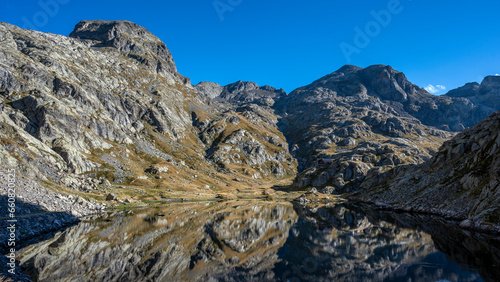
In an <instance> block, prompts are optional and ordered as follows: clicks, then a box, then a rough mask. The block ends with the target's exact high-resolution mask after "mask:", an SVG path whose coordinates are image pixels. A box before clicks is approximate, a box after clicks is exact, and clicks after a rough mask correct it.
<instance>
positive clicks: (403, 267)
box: [21, 201, 494, 281]
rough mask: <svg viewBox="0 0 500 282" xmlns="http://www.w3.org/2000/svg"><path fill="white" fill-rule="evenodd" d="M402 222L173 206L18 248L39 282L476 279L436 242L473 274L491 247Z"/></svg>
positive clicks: (332, 209)
mask: <svg viewBox="0 0 500 282" xmlns="http://www.w3.org/2000/svg"><path fill="white" fill-rule="evenodd" d="M405 216H406V215H402V216H398V215H393V214H390V213H384V212H379V211H374V210H371V209H370V208H368V207H360V206H359V205H358V206H357V207H356V206H353V205H350V204H329V205H326V206H325V205H316V206H314V205H313V206H299V205H295V206H293V205H292V204H291V203H288V202H281V203H280V202H259V201H229V202H220V203H216V202H209V203H203V202H202V203H176V204H169V205H166V206H164V207H159V208H151V209H147V210H142V211H135V212H122V213H116V214H110V215H109V216H108V217H106V218H95V219H89V220H88V221H85V222H82V223H80V224H79V225H77V226H74V227H72V228H69V229H67V230H66V231H64V232H62V233H60V234H57V235H56V236H55V237H54V238H52V239H50V240H48V241H45V242H41V243H39V244H37V245H33V246H30V247H27V248H25V249H24V250H22V252H21V264H22V268H23V269H24V271H25V272H26V273H27V274H29V275H30V276H31V277H32V278H33V279H35V280H42V281H65V280H67V279H70V280H72V279H73V280H78V281H147V280H154V281H172V280H176V281H186V280H187V281H210V279H215V280H217V281H249V280H250V281H252V280H255V281H331V280H343V281H366V280H367V279H368V280H384V279H389V280H398V279H402V278H404V277H413V278H419V279H424V280H425V279H430V280H436V279H449V280H453V277H458V278H460V279H476V278H478V276H477V274H474V273H473V272H470V271H467V270H464V269H462V268H461V267H460V266H459V265H458V264H456V263H454V262H451V261H449V260H448V259H447V258H446V256H445V255H444V254H443V253H441V252H439V251H438V250H437V249H436V244H437V246H439V247H440V248H441V249H443V250H446V251H447V252H449V253H450V254H451V256H452V257H453V258H454V259H456V260H457V261H458V262H459V263H463V264H464V265H465V266H469V267H471V268H478V267H479V265H478V262H477V261H473V260H469V261H467V260H464V258H467V257H471V254H472V255H474V252H476V253H477V252H483V253H488V252H485V251H484V250H488V251H491V247H490V246H488V245H487V244H485V243H484V242H483V243H478V241H477V239H474V238H469V237H467V235H464V233H463V232H462V233H460V232H461V231H457V230H455V229H453V228H447V227H446V228H442V229H439V228H436V229H434V230H432V229H433V228H434V227H436V226H442V225H440V224H442V223H440V224H439V225H438V224H434V225H433V224H432V222H434V221H435V220H430V219H429V218H418V217H412V216H409V215H408V216H406V217H405ZM423 222H425V226H427V229H423V228H422V226H423V224H422V223H423ZM444 229H446V230H444ZM441 230H442V231H441ZM431 234H432V236H431ZM434 237H436V238H437V239H434ZM452 238H455V239H452ZM457 238H458V239H457ZM436 240H437V241H436ZM448 241H449V243H447V242H448ZM461 242H466V245H461ZM457 249H460V250H461V251H460V252H457V251H456V250H457ZM450 250H454V251H453V252H450ZM485 259H492V257H488V258H485ZM480 263H483V262H480ZM422 266H425V267H424V268H422ZM483 275H494V273H493V274H492V273H491V270H490V272H488V271H484V273H483Z"/></svg>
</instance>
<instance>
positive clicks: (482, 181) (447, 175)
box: [359, 112, 500, 232]
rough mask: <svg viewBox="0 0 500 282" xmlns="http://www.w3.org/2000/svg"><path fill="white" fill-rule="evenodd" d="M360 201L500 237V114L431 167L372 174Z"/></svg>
mask: <svg viewBox="0 0 500 282" xmlns="http://www.w3.org/2000/svg"><path fill="white" fill-rule="evenodd" d="M359 196H360V197H361V198H363V199H366V200H370V201H378V202H380V203H385V204H389V205H392V206H397V207H399V208H403V209H405V210H415V211H421V212H431V213H436V214H441V215H445V216H447V217H451V218H456V219H460V220H464V221H463V222H462V223H461V225H462V226H463V227H468V228H480V229H484V230H486V231H495V230H496V232H499V231H500V227H499V225H500V112H496V113H494V114H493V115H491V116H489V117H488V118H486V119H485V120H483V121H481V122H480V123H478V124H477V125H475V126H473V127H471V128H468V129H466V130H465V131H464V132H462V133H460V134H458V135H457V136H455V137H454V138H453V139H452V140H450V141H447V142H445V143H444V144H443V146H442V147H441V148H440V149H439V151H438V152H437V153H436V155H435V156H434V157H433V158H432V159H431V160H429V161H428V162H426V163H425V164H422V165H420V166H405V167H398V168H395V169H393V170H391V171H388V172H383V173H381V172H380V171H373V172H371V173H370V175H369V176H368V177H367V178H366V180H365V181H364V183H363V184H362V185H361V190H360V194H359Z"/></svg>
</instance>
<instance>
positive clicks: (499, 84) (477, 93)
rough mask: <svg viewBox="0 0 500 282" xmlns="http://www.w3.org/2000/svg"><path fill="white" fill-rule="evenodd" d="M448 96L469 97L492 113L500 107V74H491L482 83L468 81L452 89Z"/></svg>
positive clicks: (484, 109)
mask: <svg viewBox="0 0 500 282" xmlns="http://www.w3.org/2000/svg"><path fill="white" fill-rule="evenodd" d="M446 96H449V97H457V98H459V97H463V98H467V99H469V100H470V101H471V102H473V103H474V104H475V105H476V106H477V107H478V108H481V109H482V110H483V111H484V112H486V113H488V114H490V113H492V112H494V111H496V110H498V109H499V108H500V76H494V75H489V76H487V77H485V78H484V79H483V81H482V82H481V84H478V83H477V82H471V83H466V84H465V85H464V86H462V87H459V88H457V89H453V90H450V91H449V92H448V93H446Z"/></svg>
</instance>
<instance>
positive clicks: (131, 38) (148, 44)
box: [69, 20, 189, 84]
mask: <svg viewBox="0 0 500 282" xmlns="http://www.w3.org/2000/svg"><path fill="white" fill-rule="evenodd" d="M69 36H70V37H73V38H78V39H83V40H91V41H92V42H91V45H92V46H93V47H113V48H116V49H118V50H119V51H122V52H124V53H126V55H127V56H128V57H130V58H132V59H135V60H137V61H139V62H140V63H141V64H144V65H146V66H148V67H150V68H152V69H155V68H156V71H157V72H158V73H163V74H165V75H167V76H169V75H172V76H173V77H174V79H176V80H178V81H180V82H182V83H184V84H186V83H188V82H189V79H187V78H185V77H184V76H182V75H180V74H179V73H178V72H177V68H176V66H175V62H174V60H173V58H172V54H171V53H170V51H169V50H168V49H167V46H166V45H165V43H163V42H162V41H161V40H160V39H159V38H158V37H156V36H155V35H154V34H152V33H151V32H149V31H148V30H147V29H146V28H144V27H142V26H140V25H138V24H135V23H133V22H129V21H103V20H84V21H81V22H79V23H78V24H77V25H76V26H75V28H74V30H73V31H72V32H71V33H70V35H69Z"/></svg>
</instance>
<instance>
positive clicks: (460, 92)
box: [446, 82, 479, 97]
mask: <svg viewBox="0 0 500 282" xmlns="http://www.w3.org/2000/svg"><path fill="white" fill-rule="evenodd" d="M478 89H479V83H477V82H469V83H466V84H465V85H464V86H462V87H458V88H456V89H453V90H450V91H448V93H446V96H449V97H470V96H473V95H476V92H477V91H478Z"/></svg>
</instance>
